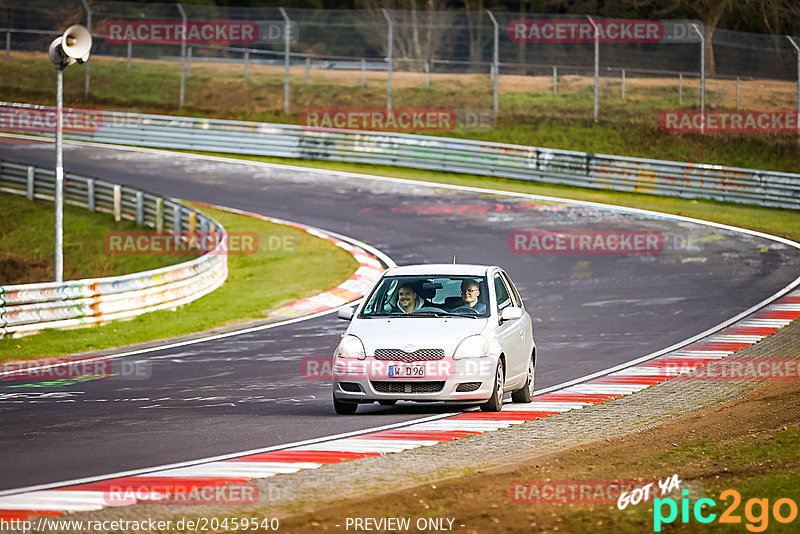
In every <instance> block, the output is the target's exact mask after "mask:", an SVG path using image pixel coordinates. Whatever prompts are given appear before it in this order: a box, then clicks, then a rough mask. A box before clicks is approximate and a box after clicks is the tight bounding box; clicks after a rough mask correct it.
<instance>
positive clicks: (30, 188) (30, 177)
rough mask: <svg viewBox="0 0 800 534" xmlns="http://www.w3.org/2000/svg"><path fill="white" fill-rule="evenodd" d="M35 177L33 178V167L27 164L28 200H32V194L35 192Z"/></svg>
mask: <svg viewBox="0 0 800 534" xmlns="http://www.w3.org/2000/svg"><path fill="white" fill-rule="evenodd" d="M35 179H36V178H35V171H34V169H33V167H31V166H30V165H29V166H28V200H33V197H34V195H35V193H36V188H35V183H34V180H35Z"/></svg>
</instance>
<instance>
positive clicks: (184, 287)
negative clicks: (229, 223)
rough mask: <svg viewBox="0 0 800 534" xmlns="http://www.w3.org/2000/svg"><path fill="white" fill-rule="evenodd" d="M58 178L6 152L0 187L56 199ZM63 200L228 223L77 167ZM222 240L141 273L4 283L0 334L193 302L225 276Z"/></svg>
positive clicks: (141, 214)
mask: <svg viewBox="0 0 800 534" xmlns="http://www.w3.org/2000/svg"><path fill="white" fill-rule="evenodd" d="M54 185H55V172H54V171H53V170H52V169H42V168H39V167H34V166H30V165H21V164H17V163H11V162H8V161H3V160H0V191H3V192H7V193H14V194H21V195H27V197H28V198H30V199H35V198H38V199H46V200H53V191H54ZM64 202H66V203H68V204H72V205H75V206H81V207H84V208H87V209H88V210H89V211H98V212H107V213H111V214H113V215H114V217H115V219H116V220H120V219H129V220H133V221H136V222H137V223H138V224H140V225H146V226H150V227H153V228H154V229H158V230H163V231H175V232H194V231H202V232H224V231H225V229H224V228H223V227H222V225H221V224H220V223H218V222H217V221H215V220H214V219H212V218H211V217H209V216H207V215H205V214H203V213H202V212H199V211H196V210H193V209H190V208H188V207H186V206H183V205H182V204H179V203H177V202H173V201H171V200H168V199H164V198H161V197H158V196H156V195H152V194H150V193H145V192H143V191H139V190H137V189H133V188H130V187H127V186H121V185H117V184H112V183H109V182H104V181H102V180H97V179H94V178H87V177H83V176H76V175H74V174H71V173H67V174H66V175H65V176H64ZM220 235H224V234H220ZM224 246H225V241H224V239H222V240H221V241H220V243H219V244H218V245H217V249H215V250H214V251H211V252H209V253H207V254H205V255H202V256H199V257H198V258H196V259H193V260H190V261H187V262H183V263H179V264H177V265H172V266H169V267H163V268H161V269H154V270H151V271H145V272H141V273H133V274H127V275H123V276H111V277H107V278H92V279H86V280H72V281H67V282H48V283H41V284H21V285H10V286H0V337H3V336H5V335H24V334H29V333H33V332H37V331H39V330H43V329H45V328H67V327H75V326H81V325H93V324H99V323H105V322H108V321H113V320H115V319H124V318H130V317H134V316H136V315H140V314H143V313H146V312H150V311H155V310H163V309H170V308H175V307H177V306H180V305H182V304H186V303H188V302H191V301H193V300H195V299H198V298H200V297H202V296H203V295H205V294H207V293H209V292H211V291H213V290H214V289H216V288H217V287H219V286H220V285H222V283H223V282H224V281H225V279H226V278H227V276H228V261H227V255H225V254H224V253H219V252H220V250H221V249H220V247H224ZM218 249H219V250H218Z"/></svg>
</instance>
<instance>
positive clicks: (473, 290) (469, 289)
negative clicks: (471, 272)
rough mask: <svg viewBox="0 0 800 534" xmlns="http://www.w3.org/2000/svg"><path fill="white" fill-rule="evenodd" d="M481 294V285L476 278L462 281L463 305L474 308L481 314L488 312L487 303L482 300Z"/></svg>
mask: <svg viewBox="0 0 800 534" xmlns="http://www.w3.org/2000/svg"><path fill="white" fill-rule="evenodd" d="M480 295H481V290H480V286H479V285H478V282H476V281H475V280H464V281H463V282H461V300H462V301H463V303H462V304H461V306H467V307H468V308H472V309H473V310H475V311H476V312H478V313H479V314H484V313H486V304H484V303H483V302H480V301H479V300H478V297H479V296H480Z"/></svg>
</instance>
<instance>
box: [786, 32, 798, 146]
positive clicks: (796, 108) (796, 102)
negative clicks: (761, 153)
mask: <svg viewBox="0 0 800 534" xmlns="http://www.w3.org/2000/svg"><path fill="white" fill-rule="evenodd" d="M786 38H787V39H789V42H790V43H792V46H793V47H794V49H795V51H796V52H797V82H796V89H795V90H796V92H797V94H796V95H795V99H794V109H795V114H796V116H795V121H796V122H797V142H798V143H800V46H798V45H797V43H796V42H795V40H794V39H792V38H791V37H789V36H788V35H787V36H786Z"/></svg>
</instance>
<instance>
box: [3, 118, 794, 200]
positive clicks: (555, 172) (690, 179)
mask: <svg viewBox="0 0 800 534" xmlns="http://www.w3.org/2000/svg"><path fill="white" fill-rule="evenodd" d="M46 113H54V112H52V111H51V110H49V108H41V107H36V106H29V105H24V104H10V103H4V102H0V129H4V130H9V129H14V128H13V126H16V127H17V130H20V129H22V130H24V129H26V128H27V129H28V130H36V128H35V126H36V124H41V125H45V124H46V122H47V121H46V120H43V119H42V115H43V114H46ZM67 113H69V112H67ZM75 113H78V110H76V111H75ZM89 113H91V114H94V116H93V118H91V120H87V119H86V117H85V116H84V117H83V119H82V122H80V123H79V121H73V123H74V124H76V125H78V124H80V125H82V126H81V127H80V128H76V129H75V130H73V131H71V132H65V137H69V138H71V139H81V140H86V141H97V142H102V143H117V144H124V145H134V146H145V147H157V148H168V149H185V150H195V151H210V152H223V153H233V154H250V155H262V156H278V157H286V158H302V159H312V160H330V161H342V162H354V163H366V164H379V165H393V166H397V167H410V168H417V169H429V170H437V171H447V172H455V173H467V174H477V175H482V176H497V177H502V178H515V179H520V180H530V181H540V182H548V183H555V184H563V185H571V186H578V187H588V188H593V189H611V190H615V191H625V192H637V193H648V194H655V195H666V196H677V197H684V198H707V199H714V200H719V201H724V202H739V203H746V204H757V205H761V206H771V207H781V208H791V209H799V208H800V174H792V173H784V172H774V171H762V170H755V169H742V168H735V167H724V166H721V165H706V164H694V163H679V162H673V161H661V160H653V159H643V158H630V157H622V156H611V155H605V154H589V153H586V152H575V151H568V150H557V149H551V148H538V147H529V146H520V145H509V144H502V143H492V142H483V141H473V140H463V139H455V138H446V137H434V136H428V135H413V134H401V133H383V132H367V131H351V130H334V129H328V130H323V129H312V128H306V127H303V126H297V125H291V124H270V123H257V122H244V121H232V120H217V119H200V118H190V117H175V116H165V115H144V114H136V113H120V112H110V111H92V112H89ZM84 115H86V112H84ZM23 119H24V120H23ZM37 120H38V122H37ZM65 120H66V119H65ZM23 125H25V128H23V127H22V126H23ZM37 131H40V132H43V133H47V132H46V128H44V127H42V128H39V129H38V130H37Z"/></svg>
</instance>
